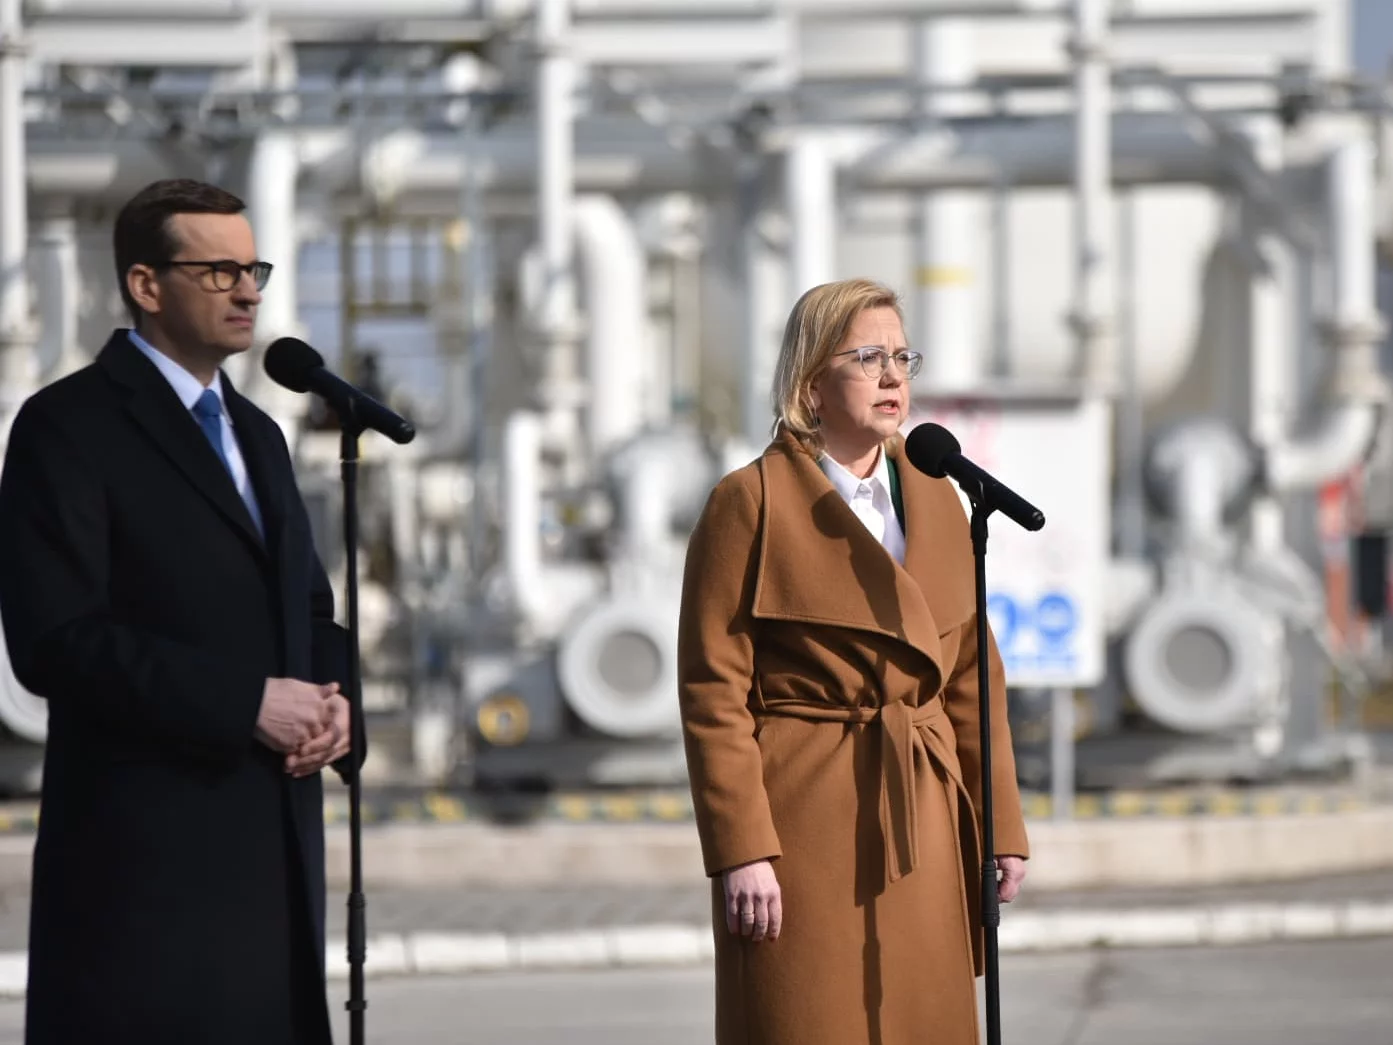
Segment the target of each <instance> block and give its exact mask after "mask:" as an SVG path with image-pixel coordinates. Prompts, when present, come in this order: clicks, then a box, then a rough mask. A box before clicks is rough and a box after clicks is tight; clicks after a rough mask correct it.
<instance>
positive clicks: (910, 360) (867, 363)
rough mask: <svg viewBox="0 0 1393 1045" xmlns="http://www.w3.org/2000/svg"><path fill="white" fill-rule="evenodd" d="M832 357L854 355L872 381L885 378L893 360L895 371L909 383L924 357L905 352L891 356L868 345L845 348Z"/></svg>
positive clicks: (881, 349)
mask: <svg viewBox="0 0 1393 1045" xmlns="http://www.w3.org/2000/svg"><path fill="white" fill-rule="evenodd" d="M832 355H833V356H834V357H835V356H852V355H854V356H855V357H856V358H857V359H858V360H860V362H861V371H862V373H864V374H865V375H866V376H867V377H869V378H870V379H871V380H872V381H879V380H880V379H881V378H882V377H884V376H885V370H886V368H887V367H889V365H890V362H891V360H894V363H895V369H896V370H898V371H899V372H900V373H901V374H903V375H904V376H905V377H906V378H908V379H909V380H911V381H912V380H914V376H915V375H916V374H918V373H919V368H920V367H922V366H923V365H924V357H923V355H922V354H921V353H919V352H911V351H908V350H905V351H902V352H896V353H894V354H893V355H892V354H891V353H889V352H887V351H885V349H883V348H873V347H871V346H869V345H867V346H865V347H864V348H845V349H842V351H840V352H833V353H832Z"/></svg>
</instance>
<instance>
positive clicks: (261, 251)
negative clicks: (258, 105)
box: [247, 131, 302, 342]
mask: <svg viewBox="0 0 1393 1045" xmlns="http://www.w3.org/2000/svg"><path fill="white" fill-rule="evenodd" d="M299 177H300V160H299V156H298V154H297V151H296V143H295V138H294V136H293V135H291V134H287V133H286V132H284V131H267V132H265V133H264V134H262V135H261V136H260V137H259V138H258V139H257V141H256V144H255V145H254V146H253V149H252V158H251V165H250V167H249V170H248V178H247V216H248V219H249V220H250V221H251V225H252V233H253V234H254V235H255V237H256V251H257V254H258V256H260V257H261V259H262V260H264V261H269V262H270V263H271V264H272V265H274V266H275V269H274V271H273V272H272V275H271V281H270V282H269V283H268V284H267V285H266V289H265V290H264V291H263V292H262V298H261V306H260V308H259V309H258V312H257V334H258V336H259V337H260V339H262V340H264V341H268V342H269V341H271V340H274V339H275V338H278V337H283V336H287V335H289V336H299V335H300V334H301V330H302V325H301V323H300V315H299V297H298V294H297V287H296V284H297V282H298V278H297V277H298V270H299V264H298V263H299V253H300V244H299V239H298V236H297V235H296V192H295V188H296V183H297V181H298V180H299Z"/></svg>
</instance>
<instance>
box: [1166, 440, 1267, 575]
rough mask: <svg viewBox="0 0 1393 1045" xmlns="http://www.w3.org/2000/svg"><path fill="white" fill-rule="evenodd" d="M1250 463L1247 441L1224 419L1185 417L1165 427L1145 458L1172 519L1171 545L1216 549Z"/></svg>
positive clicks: (1244, 487)
mask: <svg viewBox="0 0 1393 1045" xmlns="http://www.w3.org/2000/svg"><path fill="white" fill-rule="evenodd" d="M1254 468H1255V461H1254V457H1253V454H1252V451H1251V449H1250V448H1249V446H1248V445H1247V444H1246V443H1245V442H1244V441H1243V439H1242V438H1240V437H1239V436H1238V435H1237V434H1235V433H1234V431H1233V430H1232V429H1231V428H1230V427H1229V426H1228V424H1227V423H1226V422H1223V421H1218V420H1210V419H1198V420H1193V421H1187V422H1185V423H1183V424H1181V425H1179V426H1178V427H1176V428H1174V429H1172V430H1171V431H1169V432H1166V433H1165V434H1164V435H1163V436H1162V437H1161V438H1160V439H1159V440H1158V441H1157V443H1156V446H1155V448H1154V449H1153V451H1152V453H1151V457H1150V459H1149V460H1148V461H1147V469H1148V471H1149V473H1150V476H1151V481H1152V483H1153V485H1154V486H1155V487H1156V488H1157V490H1158V492H1159V497H1160V500H1161V501H1162V502H1163V506H1164V508H1165V510H1166V512H1167V513H1168V514H1169V515H1170V517H1171V519H1172V520H1174V523H1175V530H1176V532H1175V541H1174V543H1175V545H1176V546H1178V547H1181V548H1187V549H1191V550H1192V551H1197V552H1201V553H1202V552H1204V551H1206V550H1209V551H1213V550H1216V549H1219V548H1222V546H1223V544H1224V543H1225V540H1226V538H1225V534H1226V532H1227V529H1228V527H1227V526H1226V525H1225V515H1226V513H1227V512H1228V510H1229V508H1230V507H1231V506H1232V505H1233V504H1235V503H1236V502H1237V501H1238V499H1239V498H1241V497H1242V496H1243V494H1244V492H1245V491H1246V490H1247V489H1248V487H1249V485H1250V483H1251V481H1252V477H1253V470H1254Z"/></svg>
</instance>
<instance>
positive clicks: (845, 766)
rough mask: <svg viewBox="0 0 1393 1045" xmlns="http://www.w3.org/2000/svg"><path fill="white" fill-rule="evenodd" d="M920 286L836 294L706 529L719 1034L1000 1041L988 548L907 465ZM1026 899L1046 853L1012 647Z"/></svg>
mask: <svg viewBox="0 0 1393 1045" xmlns="http://www.w3.org/2000/svg"><path fill="white" fill-rule="evenodd" d="M920 361H921V360H920V357H919V355H918V354H917V353H914V352H910V351H908V350H907V348H906V347H905V338H904V331H903V324H902V318H901V314H900V308H899V303H898V301H897V299H896V297H895V295H894V293H893V292H892V291H890V290H888V289H886V288H885V287H882V286H880V285H878V284H875V283H871V282H869V281H866V280H850V281H846V282H842V283H833V284H825V285H823V286H820V287H816V288H814V289H813V290H810V291H809V292H808V293H807V294H805V295H804V296H803V298H802V299H801V300H800V301H799V302H798V304H797V305H796V306H795V307H794V310H793V312H792V314H791V316H790V317H789V321H788V326H787V329H786V331H785V334H784V341H783V346H782V349H781V352H780V358H779V364H778V369H777V374H776V378H775V385H776V387H775V392H774V400H775V404H774V405H775V414H776V423H775V431H776V435H775V438H774V441H773V443H772V444H771V445H770V446H769V447H768V449H766V450H765V452H764V454H763V456H762V457H760V459H759V460H757V461H755V462H754V463H752V464H749V465H747V466H745V467H744V468H742V469H740V470H738V471H736V472H734V473H732V474H730V475H728V476H726V477H725V478H724V479H723V480H722V481H721V482H720V484H719V485H718V486H717V487H716V489H715V490H714V491H713V492H712V494H711V496H710V498H709V500H708V502H707V504H706V508H705V510H704V512H703V514H702V517H701V519H700V521H699V523H698V524H697V527H696V530H695V532H694V533H693V535H692V539H691V544H690V548H689V551H688V555H687V564H686V575H685V578H684V582H683V592H682V609H681V624H680V639H679V649H678V662H679V677H680V699H681V708H682V720H683V728H684V736H685V742H686V751H687V764H688V773H689V777H690V780H691V787H692V796H693V800H694V802H695V808H696V820H697V827H698V831H699V833H700V838H701V846H702V853H703V858H704V861H705V866H706V872H707V874H708V875H709V876H711V877H712V878H713V882H712V917H713V923H714V929H715V935H716V1040H717V1042H718V1045H859V1043H866V1045H911V1043H928V1042H932V1043H934V1045H976V1043H977V1042H978V1040H979V1039H978V1029H977V1022H978V1021H977V1001H976V990H975V982H974V981H975V975H980V973H981V969H982V963H981V954H980V944H981V935H980V934H981V928H980V918H979V913H978V912H979V897H978V891H979V887H978V885H977V883H978V882H979V881H980V880H981V879H980V874H979V871H978V868H979V867H980V866H981V864H980V861H981V859H982V857H981V852H980V836H981V832H980V821H979V814H978V809H979V808H980V791H981V788H980V777H979V748H980V745H979V734H978V695H977V657H976V641H975V630H974V629H975V619H974V598H973V596H974V593H973V561H972V550H971V545H970V541H969V533H968V525H967V518H966V515H965V513H964V511H963V508H962V505H961V502H960V501H959V500H958V497H957V494H956V493H955V491H954V489H953V488H952V487H951V486H950V484H949V483H948V482H947V481H946V480H939V479H932V478H930V477H928V476H926V475H924V474H923V473H921V472H919V471H918V470H916V469H915V468H913V467H912V466H910V465H909V464H908V463H907V462H904V460H903V457H902V441H901V440H900V438H899V436H898V432H899V428H900V426H901V425H902V424H903V423H904V422H905V420H906V417H907V412H908V407H909V380H910V378H912V377H913V375H914V373H915V372H917V370H918V368H919V363H920ZM990 655H991V658H992V663H991V678H992V700H993V705H992V723H993V729H994V735H993V745H994V746H993V751H992V759H993V769H994V777H995V780H994V787H995V791H994V798H995V816H996V840H997V849H998V852H999V853H1001V854H1012V855H1006V856H999V857H998V861H999V864H1000V866H1001V870H1002V874H1003V878H1002V881H1001V883H1000V887H999V888H1000V893H1001V898H1002V899H1003V900H1005V901H1008V902H1009V901H1010V900H1011V899H1012V898H1014V896H1015V895H1016V892H1017V890H1018V888H1019V885H1020V880H1021V878H1022V877H1023V875H1024V859H1025V857H1027V856H1028V851H1027V842H1026V836H1025V827H1024V823H1023V821H1022V818H1021V812H1020V797H1019V793H1018V791H1017V788H1016V780H1015V762H1014V759H1013V757H1012V752H1011V744H1010V736H1009V731H1008V726H1007V717H1006V705H1005V698H1006V693H1005V680H1004V677H1003V672H1002V668H1001V662H1000V659H999V657H998V655H997V652H996V645H995V642H992V643H991V645H990Z"/></svg>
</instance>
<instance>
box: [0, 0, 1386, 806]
mask: <svg viewBox="0 0 1393 1045" xmlns="http://www.w3.org/2000/svg"><path fill="white" fill-rule="evenodd" d="M1376 6H1378V5H1360V4H1355V3H1350V2H1347V0H1204V2H1198V0H1131V2H1129V0H1114V2H1111V3H1109V2H1108V0H720V2H714V3H713V2H712V0H705V2H701V3H698V2H695V0H642V2H640V0H575V2H574V3H572V2H571V0H394V2H393V3H391V4H381V3H369V2H366V0H332V2H329V0H206V2H205V3H203V4H201V5H196V6H195V7H190V5H188V4H186V3H182V2H173V0H109V2H97V0H23V2H21V0H0V417H2V418H4V419H5V420H7V419H8V418H9V417H10V416H12V415H13V411H14V410H15V408H16V407H17V404H18V403H19V402H20V401H21V400H22V398H23V397H24V396H25V395H27V394H28V393H30V392H31V391H33V389H34V388H36V387H38V386H39V385H40V384H41V383H43V382H46V381H49V380H53V379H54V378H56V377H58V376H60V375H62V374H64V373H67V372H69V371H71V370H72V369H74V368H75V367H78V366H80V365H82V364H83V363H84V362H85V361H86V360H87V359H88V358H89V357H90V352H91V350H92V349H93V348H94V347H95V346H97V345H100V344H101V343H102V341H103V340H104V338H105V336H106V334H107V332H108V331H109V329H110V328H111V327H112V326H113V325H119V324H121V323H122V322H123V320H122V317H121V315H120V303H119V298H118V295H117V292H116V289H115V284H114V281H113V273H112V271H111V260H110V254H109V228H110V223H111V220H112V218H113V217H114V214H115V210H116V208H117V207H118V206H119V205H120V203H121V202H122V201H123V200H124V199H125V198H126V197H128V196H129V195H130V194H132V193H133V192H135V191H136V190H138V189H139V188H140V187H142V186H143V185H144V184H146V183H147V182H149V181H151V180H153V179H155V178H159V177H165V176H172V175H180V174H184V175H192V176H198V177H205V178H210V179H214V180H217V181H219V182H220V183H222V184H224V185H226V186H228V187H229V188H232V189H234V190H235V191H238V192H240V193H242V194H244V196H245V198H246V200H247V202H248V204H249V206H250V218H251V221H252V223H253V226H254V229H255V231H256V235H257V240H258V245H259V249H260V252H261V254H262V256H263V257H264V258H266V259H267V260H269V261H271V262H273V263H274V264H275V265H276V272H275V276H274V279H273V280H272V283H271V285H270V286H269V287H268V289H267V292H266V296H265V303H264V305H263V307H262V312H261V318H260V321H259V338H260V345H261V346H264V345H265V344H268V343H269V342H270V341H272V340H274V339H275V338H276V337H279V336H282V335H286V334H294V335H297V336H301V337H305V338H306V339H307V340H309V341H311V342H312V343H314V344H315V345H317V346H318V347H319V348H320V349H321V350H323V351H324V352H325V354H326V356H327V357H329V358H330V359H331V360H332V361H333V365H334V366H335V367H336V369H338V370H339V371H340V372H341V373H343V374H345V376H347V377H348V378H349V379H350V380H354V381H356V382H358V383H360V384H364V385H366V386H368V387H371V388H376V389H377V390H378V391H379V392H380V394H381V396H382V397H383V398H389V399H390V400H391V401H392V402H393V403H394V405H395V406H396V407H397V408H398V409H400V410H402V411H404V412H406V413H408V414H409V415H411V416H412V417H413V418H414V419H416V420H417V421H418V422H419V424H418V427H420V428H421V429H422V436H421V437H420V438H418V440H417V441H416V442H415V443H413V444H412V445H411V446H409V447H405V448H397V447H387V446H386V445H385V444H384V443H380V442H376V441H375V437H373V436H371V435H370V436H368V437H366V438H365V440H364V446H363V455H364V457H363V465H362V474H363V480H362V482H363V512H364V535H365V539H364V545H363V548H362V550H361V554H362V577H363V580H364V589H363V593H362V595H363V601H362V627H363V651H364V668H365V674H366V683H365V688H366V694H367V700H368V706H369V713H370V726H369V728H370V730H371V731H372V733H373V736H374V738H375V742H374V747H373V750H374V754H373V758H372V760H371V761H370V764H369V769H370V771H371V773H372V774H373V777H374V779H375V780H378V781H382V782H393V783H404V784H430V785H441V784H452V783H472V784H474V785H476V786H479V787H494V788H517V787H540V788H549V787H555V786H574V785H587V786H588V785H605V784H664V783H680V782H682V781H683V780H684V779H685V776H684V765H683V761H682V750H681V743H680V737H679V735H678V731H677V709H676V700H675V667H674V649H675V642H676V606H677V599H678V594H679V590H680V584H681V573H682V562H683V555H684V551H685V540H686V534H687V533H688V532H689V531H690V529H691V526H692V524H693V522H694V520H695V518H696V515H697V513H698V512H699V511H700V509H701V506H702V503H703V501H704V498H705V496H706V494H707V492H708V491H709V489H710V488H711V486H712V484H713V483H714V482H716V481H717V479H718V478H719V477H720V476H721V475H722V474H724V473H725V472H726V471H728V470H729V469H731V468H734V467H737V466H739V465H741V464H743V463H745V462H746V461H748V460H750V459H751V458H752V457H753V456H754V455H755V454H756V453H757V452H758V451H759V449H760V448H762V446H763V445H764V444H765V442H766V440H767V437H768V434H769V418H770V408H769V396H768V389H769V383H770V377H771V373H772V366H773V359H774V356H775V354H776V352H777V348H778V343H779V338H780V334H781V330H782V324H783V320H784V317H785V316H786V315H787V312H788V310H789V308H790V307H791V305H792V303H793V302H794V300H795V299H796V298H797V296H798V295H799V294H800V293H801V292H802V291H803V290H805V289H807V288H808V287H810V286H812V285H814V284H816V283H818V282H821V281H824V280H827V279H833V278H841V277H846V276H852V275H865V276H870V277H874V278H878V279H882V280H884V281H886V282H887V283H889V284H891V285H892V286H894V287H896V288H898V289H900V290H901V291H902V292H903V294H904V296H905V303H906V313H907V316H906V318H907V326H908V330H909V335H910V338H911V341H912V342H914V343H915V344H916V345H918V346H919V347H921V348H922V349H923V350H924V351H925V353H926V355H927V358H928V364H927V366H926V368H925V371H924V374H923V376H921V377H920V379H919V381H918V383H917V387H916V397H917V399H916V419H921V418H923V417H927V416H937V417H945V418H949V419H950V420H951V421H952V427H954V430H955V431H956V432H958V434H959V436H960V438H962V440H963V442H964V444H965V450H966V451H967V452H968V453H970V454H973V455H974V456H976V457H977V458H978V459H979V460H982V462H983V463H984V464H987V465H988V466H989V467H994V468H995V469H997V470H998V471H999V472H1001V473H1002V474H1003V475H1004V476H1006V477H1007V479H1008V481H1012V482H1014V484H1015V485H1018V486H1019V487H1020V488H1021V489H1023V490H1026V491H1028V493H1029V494H1030V495H1031V496H1032V499H1034V500H1036V501H1037V502H1038V503H1040V504H1041V505H1042V506H1043V507H1045V508H1046V511H1047V514H1048V515H1049V517H1050V519H1051V527H1050V528H1047V531H1046V533H1047V534H1048V533H1049V531H1050V530H1054V532H1055V535H1054V536H1053V537H1052V538H1051V539H1050V541H1049V542H1048V543H1043V544H1034V545H1029V544H1026V545H1020V546H1018V547H1016V548H1015V549H1014V550H1013V549H1012V548H1011V547H1010V545H1009V542H1010V538H1009V537H1008V536H1006V535H1002V537H1003V540H1005V541H1006V542H1007V557H1006V558H1005V559H998V560H997V562H996V563H995V564H994V569H995V570H997V571H998V572H997V574H996V577H997V578H999V590H998V591H997V593H996V596H995V598H994V603H993V605H994V614H993V623H994V625H995V627H996V630H997V634H998V638H999V639H1001V640H1002V645H1003V649H1004V652H1005V653H1006V655H1007V658H1008V666H1009V667H1010V669H1011V678H1012V681H1013V685H1014V689H1013V715H1014V716H1015V717H1016V728H1017V737H1018V742H1019V744H1020V748H1021V753H1020V765H1021V773H1022V776H1023V778H1024V779H1025V780H1026V782H1027V783H1029V784H1032V785H1040V786H1044V785H1045V784H1047V783H1048V781H1049V779H1050V777H1051V774H1053V778H1054V780H1055V783H1056V785H1057V786H1059V787H1063V788H1066V789H1067V788H1069V787H1072V786H1073V785H1074V784H1075V783H1078V784H1081V785H1083V786H1110V785H1114V784H1130V785H1137V784H1148V783H1156V782H1170V781H1176V780H1203V781H1213V780H1233V779H1239V780H1256V779H1272V778H1282V777H1289V776H1291V775H1292V774H1296V773H1321V774H1344V773H1349V772H1351V771H1357V770H1359V769H1360V768H1362V767H1367V766H1368V765H1369V764H1370V762H1371V761H1372V760H1373V759H1374V758H1375V755H1376V752H1375V748H1374V746H1373V743H1372V738H1373V734H1372V733H1371V732H1370V729H1369V727H1370V725H1371V724H1373V721H1374V720H1373V718H1372V717H1371V714H1370V708H1373V707H1376V706H1378V700H1379V695H1380V694H1381V693H1382V691H1383V689H1384V688H1385V686H1386V684H1387V681H1388V679H1389V678H1390V675H1393V671H1391V670H1390V663H1389V661H1388V659H1387V657H1386V655H1385V652H1384V646H1383V641H1382V636H1383V628H1384V625H1385V622H1386V618H1387V614H1386V592H1387V576H1386V574H1387V558H1388V555H1387V547H1386V541H1385V537H1384V535H1385V534H1386V532H1387V530H1388V528H1389V527H1390V526H1393V500H1391V499H1390V482H1389V479H1390V468H1393V452H1391V450H1390V448H1393V443H1390V438H1389V434H1388V431H1387V425H1386V424H1384V416H1383V415H1384V408H1385V403H1386V401H1387V389H1386V386H1385V381H1384V377H1383V375H1384V373H1385V368H1386V363H1387V361H1386V359H1385V358H1384V353H1385V344H1386V342H1385V330H1384V325H1383V322H1382V320H1381V318H1380V309H1379V305H1380V300H1381V297H1382V295H1381V291H1383V290H1384V289H1386V288H1385V287H1384V284H1383V282H1382V278H1381V271H1382V266H1383V260H1382V259H1383V257H1384V253H1383V252H1384V251H1385V250H1386V249H1387V239H1386V235H1387V233H1388V232H1389V226H1390V215H1391V214H1393V211H1391V210H1390V207H1389V205H1388V204H1389V192H1390V187H1393V179H1390V177H1389V174H1388V155H1389V153H1388V150H1387V148H1386V143H1388V142H1389V141H1390V140H1391V139H1390V137H1389V134H1388V131H1389V128H1390V127H1393V121H1390V119H1389V104H1388V99H1389V88H1388V85H1387V83H1386V82H1385V81H1384V79H1383V77H1382V76H1381V75H1374V76H1364V77H1361V76H1360V75H1357V74H1356V72H1355V70H1354V65H1353V57H1352V56H1353V50H1352V40H1354V39H1355V38H1356V37H1357V29H1358V20H1359V19H1360V18H1361V17H1363V16H1364V15H1365V14H1368V13H1369V12H1371V11H1372V10H1373V8H1374V7H1376ZM387 11H390V13H391V19H390V20H386V19H384V18H383V17H382V15H383V14H384V13H386V12H387ZM259 352H260V349H259V348H258V350H256V351H254V352H253V353H252V354H251V355H250V357H248V358H245V359H239V360H235V361H233V362H232V363H231V364H230V370H231V373H232V377H233V379H234V380H235V381H236V382H237V383H238V384H239V387H241V388H242V389H243V390H244V391H247V392H248V393H249V394H250V395H252V397H253V398H255V399H256V400H257V401H258V402H260V403H261V404H262V405H263V406H264V407H266V409H268V410H269V411H270V412H271V413H272V414H273V415H274V416H275V417H276V418H277V420H278V421H279V422H280V423H281V424H282V426H283V427H284V429H285V431H286V433H287V437H288V439H289V442H290V445H291V446H292V447H293V448H294V452H295V455H296V459H297V465H298V468H299V470H300V475H301V479H302V483H303V487H304V490H305V493H306V497H307V499H308V501H309V503H310V505H311V509H312V514H313V516H314V523H315V529H316V533H317V536H318V538H319V543H320V548H321V551H322V553H323V555H324V557H325V560H326V565H327V566H328V568H329V569H330V571H331V575H332V576H333V577H334V579H335V583H336V584H339V583H340V582H341V578H342V575H343V561H342V551H341V549H340V534H339V516H338V512H339V502H338V489H337V445H338V442H337V436H336V434H335V433H334V431H333V430H332V427H331V426H330V425H329V424H328V423H326V419H325V418H324V416H323V415H322V412H320V411H319V410H317V409H316V407H315V404H314V403H313V402H311V401H308V400H305V399H303V398H299V397H295V396H291V395H288V394H287V393H285V392H284V391H283V390H281V389H279V388H277V387H275V386H273V385H271V384H269V383H268V382H267V381H266V380H265V379H264V378H263V377H262V374H261V369H260V359H259ZM994 583H998V581H997V580H994ZM0 722H3V725H4V728H5V731H6V733H7V738H6V740H7V742H6V746H5V752H6V753H5V759H6V761H5V763H4V769H3V772H0V775H2V776H3V777H4V778H5V782H6V786H7V787H9V788H11V789H18V790H26V789H32V788H33V787H34V786H35V783H36V781H37V773H38V770H39V767H40V765H41V757H42V744H43V740H44V735H45V715H44V708H43V704H42V702H41V701H37V700H35V699H34V698H33V697H32V696H31V695H30V694H28V693H25V692H24V691H23V690H22V689H21V688H20V687H19V686H18V684H17V683H16V682H15V680H14V678H13V676H12V674H10V672H9V671H8V669H7V668H0Z"/></svg>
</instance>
